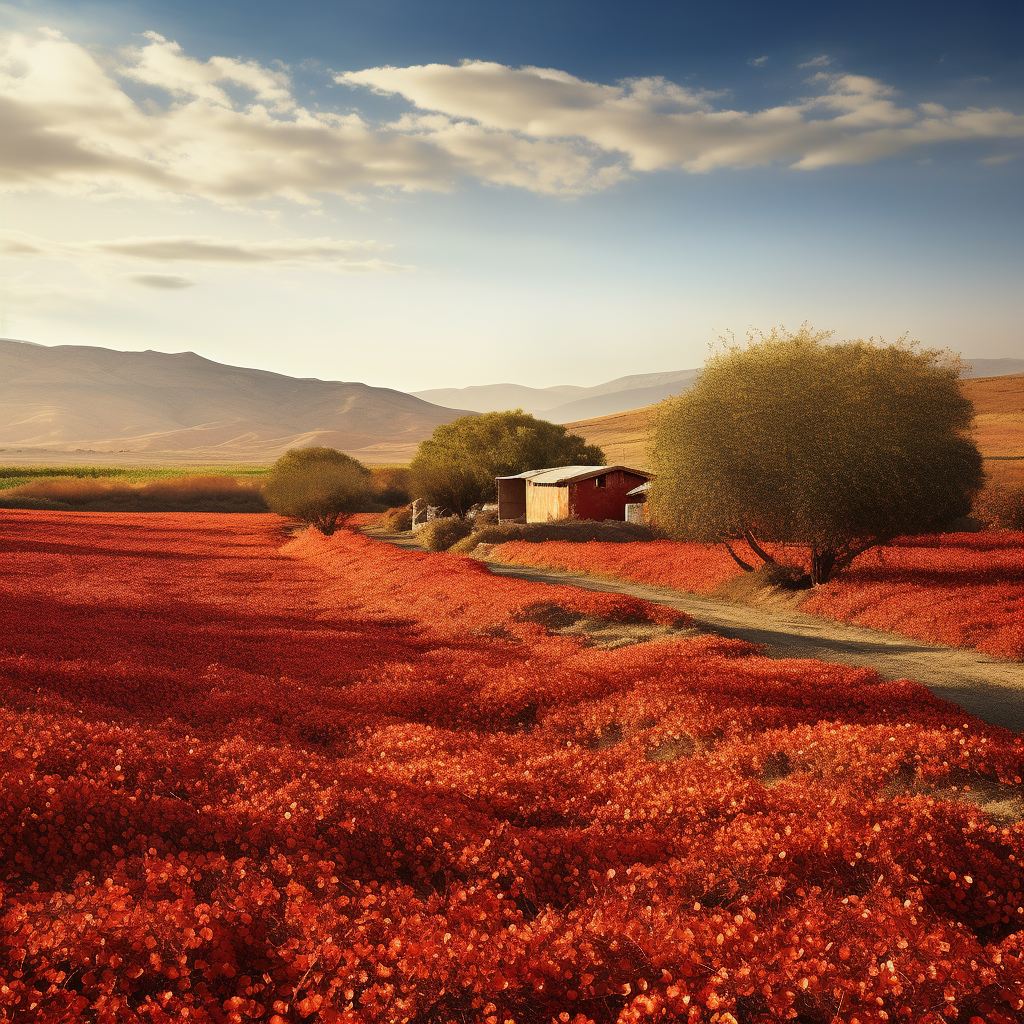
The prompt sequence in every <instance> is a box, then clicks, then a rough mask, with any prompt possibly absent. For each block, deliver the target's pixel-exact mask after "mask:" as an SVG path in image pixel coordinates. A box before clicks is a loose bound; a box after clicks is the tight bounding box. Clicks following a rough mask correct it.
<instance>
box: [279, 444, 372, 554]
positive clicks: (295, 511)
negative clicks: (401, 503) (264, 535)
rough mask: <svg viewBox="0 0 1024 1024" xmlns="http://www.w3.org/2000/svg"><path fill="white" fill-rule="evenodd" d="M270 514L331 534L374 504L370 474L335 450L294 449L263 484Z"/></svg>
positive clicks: (285, 454)
mask: <svg viewBox="0 0 1024 1024" xmlns="http://www.w3.org/2000/svg"><path fill="white" fill-rule="evenodd" d="M263 493H264V496H265V497H266V501H267V505H269V506H270V509H271V511H272V512H276V513H278V515H282V516H292V517H293V518H295V519H301V520H302V521H303V522H306V523H309V524H310V525H311V526H315V527H316V528H317V529H318V530H319V531H320V532H321V533H323V534H327V535H330V534H332V533H334V531H335V529H336V528H337V526H338V523H339V522H340V523H342V524H344V522H345V520H346V519H348V517H349V516H351V515H352V514H353V513H355V512H360V511H363V510H364V509H365V508H366V506H367V505H369V504H371V503H372V501H373V477H372V476H371V474H370V471H369V470H368V469H367V468H366V467H365V466H364V465H363V464H362V463H361V462H357V461H356V460H355V459H353V458H352V457H351V456H350V455H346V454H345V453H344V452H339V451H338V450H337V449H335V448H293V449H292V450H291V451H288V452H285V453H284V455H282V456H281V458H279V459H278V460H277V462H275V463H274V468H273V469H272V470H271V471H270V473H269V474H268V475H267V478H266V481H265V483H264V484H263Z"/></svg>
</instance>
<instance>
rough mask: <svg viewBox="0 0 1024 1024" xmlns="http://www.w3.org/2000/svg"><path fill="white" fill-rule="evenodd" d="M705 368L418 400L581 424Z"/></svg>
mask: <svg viewBox="0 0 1024 1024" xmlns="http://www.w3.org/2000/svg"><path fill="white" fill-rule="evenodd" d="M965 362H966V363H967V364H968V366H969V369H967V370H966V371H965V372H964V374H963V376H964V378H970V377H995V376H997V375H1002V374H1019V373H1022V372H1024V359H974V360H970V359H968V360H965ZM699 373H700V370H668V371H666V372H664V373H639V374H633V375H632V376H629V377H617V378H616V379H615V380H610V381H606V382H605V383H604V384H597V385H595V386H594V387H591V388H583V387H577V386H576V385H573V384H559V385H557V386H556V387H550V388H528V387H525V386H523V385H522V384H484V385H478V386H474V387H468V388H436V389H434V390H432V391H414V392H413V394H414V395H416V397H417V398H422V399H423V400H424V401H427V402H433V403H435V404H436V405H443V406H452V407H456V408H459V409H473V410H474V411H475V412H500V411H501V410H503V409H516V408H519V409H523V410H524V411H525V412H532V413H533V414H534V415H535V416H540V417H542V418H543V419H546V420H550V421H551V422H552V423H576V422H579V421H580V420H585V419H593V418H594V417H598V416H611V415H614V414H615V413H621V412H630V411H631V410H635V409H642V408H644V407H645V406H648V405H655V404H656V403H658V402H660V401H662V399H665V398H670V397H671V396H672V395H678V394H681V393H682V392H683V391H685V390H686V389H687V388H688V387H690V385H691V384H693V382H694V381H695V380H696V379H697V376H698V375H699Z"/></svg>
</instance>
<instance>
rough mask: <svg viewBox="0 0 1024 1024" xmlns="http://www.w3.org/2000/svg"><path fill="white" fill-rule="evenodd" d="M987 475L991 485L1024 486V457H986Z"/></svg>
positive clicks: (987, 480)
mask: <svg viewBox="0 0 1024 1024" xmlns="http://www.w3.org/2000/svg"><path fill="white" fill-rule="evenodd" d="M985 476H986V478H987V479H986V483H987V484H988V486H989V487H1016V488H1024V459H986V460H985Z"/></svg>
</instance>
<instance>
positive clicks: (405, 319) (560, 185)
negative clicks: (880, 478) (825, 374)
mask: <svg viewBox="0 0 1024 1024" xmlns="http://www.w3.org/2000/svg"><path fill="white" fill-rule="evenodd" d="M1022 20H1024V19H1022V16H1021V8H1020V5H1018V4H1009V3H999V4H995V3H988V4H986V3H971V4H967V3H957V4H941V3H938V4H936V3H930V4H923V3H888V4H881V3H860V4H857V5H825V4H820V3H813V4H812V3H807V4H776V5H767V4H764V3H719V4H714V5H708V4H704V5H696V4H689V3H679V2H677V3H652V2H647V3H644V2H631V3H624V2H619V3H595V2H589V3H576V2H558V0H548V2H546V3H535V2H532V0H531V2H518V3H506V2H500V3H499V2H488V0H475V2H472V3H469V2H449V3H433V2H430V0H419V2H408V0H363V2H357V3H356V2H338V0H335V2H313V0H299V2H292V3H289V4H280V3H269V2H265V0H256V2H247V3H240V2H235V0H217V2H214V3H209V2H207V3H203V4H200V3H197V2H193V0H178V2H175V3H173V4H172V3H165V2H156V0H140V2H135V3H120V2H114V3H97V4H91V3H80V2H79V3H74V4H70V3H52V2H51V3H35V2H22V3H7V4H2V3H0V35H2V50H0V52H2V56H0V132H2V134H3V135H4V136H5V137H6V138H7V139H8V140H13V141H9V144H8V145H7V146H5V147H3V148H2V149H0V184H3V185H4V187H5V192H4V195H3V197H2V198H0V227H2V229H3V234H2V237H0V271H2V273H3V296H2V297H3V325H2V326H3V333H5V334H6V335H8V336H11V337H19V338H25V339H28V340H33V341H38V342H42V343H44V344H61V343H78V344H97V345H107V346H109V347H112V348H119V349H144V348H154V349H159V350H163V351H180V350H184V349H191V350H193V351H197V352H200V353H201V354H203V355H206V356H209V357H210V358H213V359H217V360H220V361H223V362H232V363H238V364H244V365H252V366H261V367H264V368H267V369H272V370H277V371H280V372H284V373H290V374H294V375H297V376H316V377H322V378H331V379H344V380H363V381H366V382H367V383H371V384H376V385H384V386H391V387H397V388H400V389H403V390H419V389H422V388H430V387H440V386H461V385H468V384H482V383H492V382H497V381H514V382H517V383H523V384H529V385H534V386H546V385H550V384H557V383H574V384H583V385H589V384H594V383H598V382H600V381H602V380H606V379H609V378H611V377H616V376H621V375H625V374H630V373H645V372H652V371H657V370H667V369H681V368H685V367H691V366H698V365H700V363H701V362H702V361H703V360H704V358H705V357H706V355H707V351H708V345H709V343H710V342H712V341H713V340H714V338H715V337H716V335H717V334H719V333H721V332H723V331H726V330H732V331H735V332H736V333H737V334H740V335H742V334H743V332H744V331H745V330H746V329H747V328H748V327H751V326H754V327H760V328H765V329H767V328H769V327H771V326H772V325H774V324H778V323H784V324H787V325H790V326H796V325H798V324H799V323H800V322H801V321H803V320H809V321H811V322H812V323H813V324H814V325H815V326H819V327H829V328H834V329H836V331H837V333H838V335H839V336H840V337H858V336H868V335H875V336H879V335H881V336H883V337H885V338H894V337H896V336H898V335H900V334H902V333H903V332H904V331H909V332H910V334H911V335H912V336H913V337H916V338H920V339H921V340H922V341H924V342H925V343H926V344H928V345H933V346H936V347H945V346H950V347H953V348H955V349H957V350H961V351H963V352H964V353H965V354H967V355H968V356H971V355H973V356H976V357H999V356H1013V355H1019V354H1020V353H1021V350H1022V349H1024V344H1022V338H1021V330H1020V326H1019V325H1020V323H1021V321H1022V313H1024V309H1022V308H1021V307H1022V305H1024V303H1022V301H1021V299H1020V297H1019V295H1020V293H1021V292H1022V291H1024V289H1021V287H1020V281H1021V270H1022V258H1021V256H1022V253H1021V243H1020V239H1021V238H1022V237H1024V231H1022V227H1024V225H1022V223H1021V221H1022V219H1024V218H1022V216H1021V212H1022V210H1021V207H1022V202H1021V195H1022V189H1021V166H1022V165H1021V161H1020V158H1019V154H1020V150H1021V139H1022V137H1024V83H1022V77H1021V71H1022V58H1021V47H1020V44H1019V40H1020V39H1021V38H1022V31H1021V30H1022V28H1024V25H1022V24H1021V22H1022Z"/></svg>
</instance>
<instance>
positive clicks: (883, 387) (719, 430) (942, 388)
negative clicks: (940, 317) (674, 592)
mask: <svg viewBox="0 0 1024 1024" xmlns="http://www.w3.org/2000/svg"><path fill="white" fill-rule="evenodd" d="M833 333H834V332H831V331H814V330H813V329H812V328H810V327H808V326H807V325H806V324H805V325H804V326H803V327H801V329H800V330H799V331H797V332H796V333H788V332H786V331H785V330H784V329H782V328H778V329H775V330H773V331H772V332H771V333H770V334H767V335H765V334H762V333H760V332H755V333H753V334H752V335H751V336H750V337H749V339H748V345H747V346H746V347H742V346H739V345H737V344H735V343H732V344H728V345H726V347H725V349H724V351H722V352H720V353H719V354H717V355H715V356H713V357H712V358H711V359H710V360H709V361H708V363H707V365H706V366H705V368H704V371H703V373H702V375H701V377H700V379H699V380H698V382H697V383H696V384H695V385H694V387H693V388H692V389H691V390H690V391H688V392H686V393H685V394H683V395H680V396H679V397H677V398H671V399H668V400H667V401H666V402H664V403H662V405H661V407H660V409H659V415H658V417H657V419H656V426H655V429H654V432H653V435H652V449H651V457H652V466H651V468H652V470H653V471H654V472H655V473H656V474H657V476H656V479H655V482H654V484H653V486H652V493H651V497H650V501H651V508H652V511H653V514H654V517H655V519H656V521H657V523H658V525H659V526H660V527H661V528H662V529H664V530H666V531H667V532H668V533H669V534H670V535H672V536H677V537H689V538H692V539H700V540H705V541H714V540H720V541H723V542H725V543H726V544H727V545H728V544H729V542H730V540H738V539H743V540H745V541H746V543H747V545H748V546H749V547H750V549H751V550H752V551H753V552H754V554H755V555H757V556H758V557H760V558H761V559H762V560H763V561H766V562H771V561H773V558H772V556H771V555H770V554H769V553H768V551H766V550H765V548H764V547H763V544H764V542H766V541H767V542H782V543H786V542H795V543H800V544H806V545H807V546H808V547H809V548H810V566H809V576H810V581H811V582H812V583H813V584H819V583H824V582H827V581H828V579H829V578H830V577H831V576H832V575H834V574H835V573H837V572H839V571H840V570H842V569H843V568H845V567H846V566H848V565H849V564H850V562H851V561H852V560H853V559H854V558H855V557H856V556H857V555H858V554H860V553H861V552H862V551H865V550H867V548H869V547H872V546H873V545H876V544H879V543H885V542H886V541H888V540H891V539H892V538H894V537H896V536H899V535H902V534H915V533H922V532H926V531H928V530H930V529H934V528H935V527H937V526H940V525H942V524H944V523H947V522H949V521H951V520H953V519H955V518H957V517H958V516H962V515H966V514H967V513H968V512H969V511H970V507H971V498H972V496H973V494H974V493H975V492H976V491H977V489H978V488H979V487H980V486H981V485H982V481H983V471H982V462H981V456H980V454H979V452H978V449H977V448H976V447H975V445H974V443H973V441H971V440H970V438H969V437H967V436H966V433H965V432H966V430H967V429H968V427H969V426H970V423H971V418H972V416H973V409H972V406H971V403H970V401H969V400H968V399H966V398H965V397H964V396H963V394H962V392H961V389H960V386H959V384H958V376H959V369H960V367H959V362H958V361H956V360H945V361H944V359H943V354H942V353H940V352H937V351H935V350H919V349H918V348H917V347H916V343H913V342H911V343H907V341H906V339H905V338H901V339H900V340H899V341H898V342H897V343H896V344H890V345H883V344H881V343H878V344H876V343H875V342H874V339H870V340H869V341H867V342H865V341H849V342H841V343H838V344H830V343H828V342H829V339H830V338H831V337H832V334H833ZM729 550H730V553H732V554H733V557H734V558H736V559H737V561H739V562H740V564H741V565H743V567H744V568H747V569H749V568H751V566H750V565H749V563H746V562H745V561H744V560H743V559H741V558H739V557H738V556H737V555H736V553H735V552H733V549H732V547H730V548H729Z"/></svg>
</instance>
